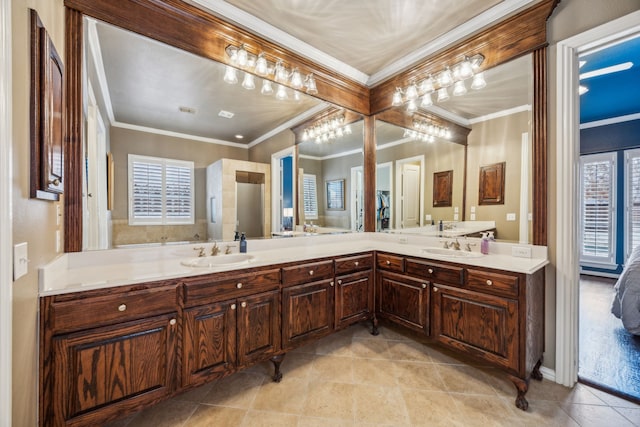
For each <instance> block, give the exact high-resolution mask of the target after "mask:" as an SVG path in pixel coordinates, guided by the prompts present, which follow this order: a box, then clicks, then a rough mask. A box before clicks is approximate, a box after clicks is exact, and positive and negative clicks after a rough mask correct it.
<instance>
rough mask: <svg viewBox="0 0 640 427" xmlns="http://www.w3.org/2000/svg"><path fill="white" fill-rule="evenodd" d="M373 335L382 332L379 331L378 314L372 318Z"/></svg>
mask: <svg viewBox="0 0 640 427" xmlns="http://www.w3.org/2000/svg"><path fill="white" fill-rule="evenodd" d="M371 325H372V328H371V335H374V336H375V335H378V334H379V333H380V332H379V331H378V318H377V317H376V315H375V314H374V315H373V318H372V319H371Z"/></svg>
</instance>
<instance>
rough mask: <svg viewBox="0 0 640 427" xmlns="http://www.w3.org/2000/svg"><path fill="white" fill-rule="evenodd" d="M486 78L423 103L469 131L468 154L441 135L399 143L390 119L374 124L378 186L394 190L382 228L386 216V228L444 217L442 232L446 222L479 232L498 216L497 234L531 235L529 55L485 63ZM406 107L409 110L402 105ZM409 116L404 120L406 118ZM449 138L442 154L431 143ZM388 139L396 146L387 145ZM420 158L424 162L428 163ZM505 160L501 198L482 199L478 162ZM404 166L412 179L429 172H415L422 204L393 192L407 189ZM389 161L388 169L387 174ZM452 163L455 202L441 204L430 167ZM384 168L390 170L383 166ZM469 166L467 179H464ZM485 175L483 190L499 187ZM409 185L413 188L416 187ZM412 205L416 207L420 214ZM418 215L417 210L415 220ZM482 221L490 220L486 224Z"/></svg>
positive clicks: (504, 236)
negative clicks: (433, 161) (433, 162)
mask: <svg viewBox="0 0 640 427" xmlns="http://www.w3.org/2000/svg"><path fill="white" fill-rule="evenodd" d="M484 77H485V80H486V82H487V86H486V87H485V88H484V89H483V90H482V91H471V90H470V91H468V92H467V93H466V94H465V95H464V96H460V97H456V96H452V97H451V98H450V99H449V100H448V101H446V102H442V103H435V104H434V105H433V106H430V107H425V108H420V110H419V112H421V113H424V114H434V115H436V116H438V117H441V118H443V119H445V120H448V121H449V122H452V123H455V124H457V125H460V126H463V127H465V128H467V129H469V130H470V132H469V134H468V136H467V137H466V143H467V148H466V149H467V154H466V161H465V159H464V154H456V151H457V150H460V148H457V149H456V148H454V147H451V146H453V145H456V144H452V143H447V142H442V143H440V142H438V143H436V144H434V146H433V147H428V146H427V147H426V148H425V147H421V146H420V144H415V146H412V145H411V144H412V142H404V143H403V142H402V141H403V138H402V135H404V133H403V131H401V130H400V129H391V128H390V129H387V127H388V126H389V125H388V124H380V125H379V124H377V125H376V139H377V147H378V151H377V162H378V172H379V173H378V190H380V191H378V193H380V192H382V196H383V197H384V196H385V194H384V191H385V189H389V190H387V191H389V201H388V203H389V206H390V209H389V211H390V213H389V215H388V216H389V220H388V221H387V220H386V219H384V217H382V218H381V219H380V220H379V222H380V223H381V224H379V226H378V229H384V227H383V225H384V224H385V223H388V224H389V228H392V229H401V228H402V229H407V228H409V229H410V228H413V227H420V226H423V227H429V226H430V224H431V220H433V221H434V226H435V227H436V228H438V225H439V221H440V220H443V222H444V224H443V228H445V231H447V230H446V229H447V228H451V229H454V230H453V231H450V234H452V235H453V234H461V233H462V234H467V233H466V231H469V230H474V231H476V229H477V228H478V227H480V228H485V227H488V226H490V225H491V224H493V223H495V233H496V237H498V238H499V239H500V240H507V241H520V242H522V243H526V242H530V241H531V238H532V224H531V221H530V219H529V218H530V215H531V213H530V209H531V208H530V206H531V194H532V192H531V185H532V182H531V154H530V153H531V148H530V145H531V142H530V141H531V138H530V135H531V121H532V119H531V111H532V108H531V105H532V91H533V66H532V56H531V55H526V56H523V57H520V58H518V59H515V60H512V61H509V62H507V63H504V64H501V65H498V66H496V67H493V68H491V69H488V70H485V71H484ZM403 113H404V114H405V115H406V112H405V111H404V110H403ZM408 117H411V116H408ZM412 121H413V120H411V119H408V120H405V122H406V123H411V122H412ZM394 123H395V122H394ZM405 126H407V125H405ZM408 127H411V125H408ZM379 128H382V129H379ZM414 142H415V141H414ZM447 144H449V149H448V150H447V151H446V152H444V153H443V152H440V153H438V154H432V153H431V152H430V150H442V146H447ZM386 145H389V146H390V147H393V148H385V146H386ZM408 147H411V148H408ZM385 151H387V152H388V153H385ZM432 155H435V156H437V157H440V158H441V159H442V162H445V163H448V162H451V163H450V164H451V165H452V166H451V167H449V166H448V165H445V164H442V165H440V164H439V165H437V166H435V169H431V168H430V166H429V165H428V162H429V160H428V159H429V158H430V157H431V156H432ZM448 156H451V158H449V157H448ZM402 159H406V162H404V163H403V162H401V160H402ZM423 159H424V160H423ZM456 159H457V160H456ZM421 162H425V166H424V167H423V166H422V164H421ZM502 162H504V183H505V184H504V188H503V189H502V190H504V200H502V201H499V202H497V203H492V204H481V203H480V200H479V197H480V174H481V169H482V168H483V167H487V166H492V165H497V164H499V163H502ZM465 163H466V166H465ZM401 167H406V168H407V173H408V174H409V179H406V181H407V183H409V182H411V179H412V174H413V175H415V176H417V172H416V171H415V170H412V168H413V169H416V168H418V169H423V170H424V172H425V176H424V179H421V178H420V179H418V183H417V184H416V187H418V195H417V196H416V195H415V193H413V194H414V195H413V196H412V197H422V200H423V202H419V203H417V207H415V206H413V204H412V203H407V202H403V201H402V199H400V198H399V197H394V196H397V195H401V194H402V193H401V190H402V185H405V186H407V185H406V184H403V183H402V182H400V183H398V179H403V177H404V175H403V172H402V170H401V169H400V168H401ZM385 168H387V169H389V170H390V172H391V173H390V174H387V173H386V169H385ZM448 169H451V170H453V180H452V206H450V207H449V206H447V207H436V206H434V204H433V194H434V190H433V184H434V176H433V174H434V173H437V172H444V171H447V170H448ZM489 169H491V168H489ZM381 170H382V171H385V172H382V173H381ZM398 170H400V173H399V172H398ZM491 170H493V169H491ZM465 173H466V179H463V178H462V177H463V176H464V174H465ZM386 176H390V178H389V179H386V178H385V180H386V181H385V182H381V177H386ZM491 176H494V175H491ZM485 182H487V181H486V180H485ZM488 182H489V183H488V184H487V185H490V186H491V187H490V188H484V190H485V191H489V193H491V192H492V191H495V190H497V188H495V184H496V183H495V182H494V181H493V180H489V181H488ZM421 185H422V189H421ZM440 185H442V186H444V187H442V189H443V191H444V189H446V179H445V180H444V181H441V182H440ZM411 191H414V190H413V189H411ZM445 193H446V192H445ZM462 197H464V198H462ZM416 200H417V199H416ZM378 203H380V202H378ZM383 203H384V202H383ZM403 203H404V207H405V210H407V211H408V212H406V213H404V216H405V218H404V219H403V218H402V215H403V211H402V208H403ZM456 207H457V208H458V212H456ZM421 209H422V211H421ZM415 212H418V213H417V214H415ZM456 213H457V214H458V215H457V217H456ZM414 216H417V218H416V219H415V220H414ZM427 218H430V219H427ZM403 221H408V223H407V222H403ZM459 221H464V222H459ZM481 222H482V223H485V222H486V224H482V225H481V224H480V223H481ZM405 231H409V230H405ZM445 234H446V233H445Z"/></svg>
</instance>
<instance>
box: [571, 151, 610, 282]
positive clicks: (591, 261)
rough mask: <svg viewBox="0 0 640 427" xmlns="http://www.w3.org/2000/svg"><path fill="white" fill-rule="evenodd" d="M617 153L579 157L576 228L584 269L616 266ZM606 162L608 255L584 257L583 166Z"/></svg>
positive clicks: (581, 262)
mask: <svg viewBox="0 0 640 427" xmlns="http://www.w3.org/2000/svg"><path fill="white" fill-rule="evenodd" d="M617 160H618V157H617V153H616V152H608V153H598V154H588V155H583V156H580V169H579V177H580V181H579V184H580V186H579V187H580V194H579V200H580V202H579V203H580V205H579V209H578V217H579V223H578V227H579V230H580V233H579V239H578V240H579V242H578V244H579V252H580V253H579V259H580V265H582V266H585V267H594V268H602V269H612V270H613V269H616V268H617V267H618V264H617V262H616V238H617V237H616V234H617V233H616V226H617V224H616V216H617V215H616V209H617V199H616V196H617V192H616V191H617V190H616V188H617V170H618V165H617ZM602 161H607V162H609V165H610V167H611V171H610V179H609V182H610V186H609V202H610V204H609V254H608V256H606V257H604V256H594V255H585V254H584V236H585V230H584V166H585V164H587V163H594V162H602Z"/></svg>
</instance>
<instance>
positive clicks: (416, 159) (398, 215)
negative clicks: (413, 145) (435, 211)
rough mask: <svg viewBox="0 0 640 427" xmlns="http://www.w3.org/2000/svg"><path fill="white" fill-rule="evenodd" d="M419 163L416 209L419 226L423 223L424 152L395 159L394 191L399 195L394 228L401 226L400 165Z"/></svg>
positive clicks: (396, 203) (396, 202)
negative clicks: (417, 205)
mask: <svg viewBox="0 0 640 427" xmlns="http://www.w3.org/2000/svg"><path fill="white" fill-rule="evenodd" d="M416 162H418V163H420V208H419V209H418V211H419V213H418V215H420V227H422V226H423V225H424V187H425V185H424V154H421V155H419V156H413V157H407V158H405V159H400V160H396V161H395V167H396V189H395V193H396V194H397V195H399V196H400V197H396V198H395V199H396V201H395V211H396V215H395V216H396V224H395V228H396V229H398V230H399V229H401V228H402V198H403V194H402V166H403V165H404V164H405V163H416Z"/></svg>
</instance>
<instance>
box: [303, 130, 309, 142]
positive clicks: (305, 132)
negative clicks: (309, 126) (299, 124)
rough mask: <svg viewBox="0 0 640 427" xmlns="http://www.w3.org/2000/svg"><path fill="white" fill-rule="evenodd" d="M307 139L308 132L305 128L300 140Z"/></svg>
mask: <svg viewBox="0 0 640 427" xmlns="http://www.w3.org/2000/svg"><path fill="white" fill-rule="evenodd" d="M308 139H309V132H308V131H307V130H306V129H305V130H304V132H302V140H303V141H306V140H308Z"/></svg>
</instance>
